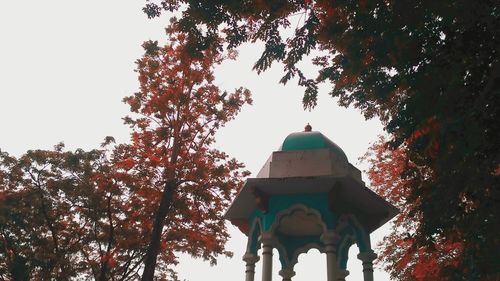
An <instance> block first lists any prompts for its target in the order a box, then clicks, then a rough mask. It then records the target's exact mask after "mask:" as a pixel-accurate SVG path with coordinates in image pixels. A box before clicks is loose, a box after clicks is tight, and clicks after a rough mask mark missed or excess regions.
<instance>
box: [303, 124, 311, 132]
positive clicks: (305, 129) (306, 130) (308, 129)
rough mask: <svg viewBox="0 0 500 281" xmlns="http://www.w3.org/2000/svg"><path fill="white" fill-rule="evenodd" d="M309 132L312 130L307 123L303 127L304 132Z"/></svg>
mask: <svg viewBox="0 0 500 281" xmlns="http://www.w3.org/2000/svg"><path fill="white" fill-rule="evenodd" d="M311 130H312V127H311V125H309V123H307V125H306V126H305V127H304V132H310V131H311Z"/></svg>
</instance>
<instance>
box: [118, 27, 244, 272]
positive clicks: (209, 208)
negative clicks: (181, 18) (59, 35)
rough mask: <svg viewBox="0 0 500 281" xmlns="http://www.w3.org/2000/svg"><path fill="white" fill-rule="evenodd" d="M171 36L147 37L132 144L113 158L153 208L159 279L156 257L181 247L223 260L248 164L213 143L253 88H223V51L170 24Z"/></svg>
mask: <svg viewBox="0 0 500 281" xmlns="http://www.w3.org/2000/svg"><path fill="white" fill-rule="evenodd" d="M167 34H168V36H169V38H168V39H169V42H170V43H168V44H167V45H165V46H163V47H160V46H158V44H157V42H151V41H149V42H146V43H144V48H145V51H146V52H145V55H144V56H143V57H142V58H141V59H139V60H138V61H137V72H138V73H139V82H140V91H139V92H137V93H136V94H134V95H133V96H130V97H127V98H125V99H124V101H125V102H126V103H128V104H129V105H130V108H131V111H132V112H133V113H136V115H134V116H133V117H126V118H125V121H126V123H127V124H130V126H131V128H132V129H133V133H132V143H131V144H130V145H123V146H120V147H119V148H118V149H117V150H116V151H115V154H114V162H115V163H116V165H118V166H119V167H122V170H123V171H126V172H127V174H128V175H129V176H131V177H133V178H134V182H136V183H137V185H138V188H137V190H135V191H134V194H133V195H132V196H131V199H130V202H131V203H132V204H136V205H138V206H142V208H143V210H141V211H143V212H145V213H146V214H151V215H152V217H154V219H153V223H152V224H149V225H147V226H146V227H148V228H150V229H151V238H150V239H148V241H149V245H148V249H147V253H146V256H145V263H144V272H143V275H142V280H153V276H154V274H155V268H156V267H157V257H158V255H160V256H159V257H160V261H163V263H161V264H159V266H160V268H161V267H162V266H165V265H168V264H170V263H172V262H175V254H174V252H175V251H183V252H187V253H189V254H191V255H192V256H195V257H202V258H204V259H206V260H210V262H211V263H215V262H216V259H215V258H216V256H217V255H219V254H225V255H229V254H230V253H229V252H227V251H226V250H225V248H224V243H225V242H226V240H227V239H228V233H227V230H226V227H225V224H224V219H223V216H222V214H223V211H224V210H225V208H226V207H228V205H229V202H230V199H231V198H232V196H233V195H234V194H235V192H237V191H238V190H239V188H240V186H241V184H242V176H245V175H247V172H245V171H243V170H242V168H243V165H242V164H241V163H239V162H237V161H236V160H235V159H229V157H228V156H227V155H226V154H225V153H224V152H221V151H219V150H217V149H214V148H212V145H213V143H214V141H215V133H216V131H217V130H218V129H219V128H220V127H222V126H224V125H225V124H226V122H228V121H230V120H232V119H233V118H234V117H235V116H236V114H237V113H238V112H239V111H240V108H241V106H242V105H244V104H245V103H251V99H250V92H249V91H248V90H246V89H243V88H239V89H236V90H235V91H234V92H233V93H227V92H221V91H220V90H219V88H218V87H217V86H216V85H215V84H214V76H213V72H212V71H213V66H214V65H215V64H217V63H220V62H221V61H222V60H223V57H222V56H221V55H220V54H217V53H214V52H211V51H210V50H207V51H204V52H203V55H202V56H193V55H192V53H191V52H190V50H189V49H187V47H186V45H185V43H186V35H185V34H183V33H179V32H177V31H176V30H175V26H170V27H169V28H167Z"/></svg>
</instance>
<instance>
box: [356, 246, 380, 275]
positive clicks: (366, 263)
mask: <svg viewBox="0 0 500 281" xmlns="http://www.w3.org/2000/svg"><path fill="white" fill-rule="evenodd" d="M376 258H377V254H375V253H374V252H373V250H369V251H367V252H363V253H359V254H358V259H360V260H361V261H362V262H363V278H364V279H363V280H364V281H373V260H374V259H376Z"/></svg>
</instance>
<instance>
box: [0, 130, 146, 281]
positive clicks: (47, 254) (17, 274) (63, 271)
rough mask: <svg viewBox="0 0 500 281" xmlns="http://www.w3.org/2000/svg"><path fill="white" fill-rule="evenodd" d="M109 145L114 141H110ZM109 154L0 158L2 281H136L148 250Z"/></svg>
mask: <svg viewBox="0 0 500 281" xmlns="http://www.w3.org/2000/svg"><path fill="white" fill-rule="evenodd" d="M108 140H111V139H110V138H108ZM109 154H110V152H109V150H108V148H105V149H101V150H97V149H95V150H92V151H89V152H85V151H83V150H80V149H79V150H76V151H75V152H71V151H64V150H63V145H62V144H60V145H57V146H56V147H55V149H54V150H31V151H28V152H27V153H26V154H24V155H22V156H21V157H20V158H16V157H13V156H9V155H8V154H7V153H5V152H3V153H1V155H0V260H1V261H2V262H0V277H1V278H2V279H3V280H49V279H50V280H70V279H78V278H80V279H81V278H85V279H90V278H93V279H95V280H135V279H137V277H138V270H139V269H140V268H141V267H140V265H141V264H142V261H143V257H144V254H145V250H146V246H147V243H146V242H145V239H141V237H144V236H145V234H144V228H143V227H142V225H141V224H139V223H137V222H138V221H139V222H140V221H144V220H145V218H141V219H138V218H137V216H136V215H134V214H136V213H137V211H136V210H137V209H139V208H136V209H134V208H130V206H129V205H128V204H126V203H125V202H127V197H128V194H130V193H131V190H132V189H133V187H134V185H133V184H132V182H131V181H130V180H129V179H128V177H127V176H126V175H125V174H123V173H119V172H117V171H116V170H115V169H114V167H113V165H111V162H110V161H109V159H108V155H109Z"/></svg>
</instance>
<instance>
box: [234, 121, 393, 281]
mask: <svg viewBox="0 0 500 281" xmlns="http://www.w3.org/2000/svg"><path fill="white" fill-rule="evenodd" d="M311 129H312V128H311V126H310V125H309V124H308V125H307V126H306V128H305V130H304V131H303V132H297V133H292V134H290V135H288V136H287V137H286V138H285V140H284V141H283V144H282V145H281V147H280V149H279V150H278V151H275V152H273V153H272V154H271V156H270V157H269V159H268V160H267V161H266V163H265V164H264V166H263V167H262V169H261V170H260V172H259V173H258V174H257V177H256V178H249V179H247V181H246V183H245V185H244V186H243V188H242V190H241V191H240V193H239V194H238V195H237V197H236V199H235V200H234V202H233V203H232V205H231V206H230V208H229V210H228V211H227V213H226V218H227V219H228V220H230V221H231V223H233V224H234V225H236V226H237V227H238V228H239V229H240V230H241V231H242V232H243V233H244V234H245V235H246V236H247V237H248V242H247V246H246V253H245V255H244V256H243V260H244V261H245V262H246V279H245V280H246V281H254V278H255V277H254V275H255V264H256V262H257V261H259V260H260V257H259V255H258V250H259V249H260V248H262V253H261V255H262V281H271V280H272V273H273V265H272V251H273V248H276V249H277V250H278V253H279V261H280V264H281V270H280V271H279V274H280V275H281V276H282V278H283V279H282V280H283V281H290V280H292V277H293V276H294V275H295V272H294V266H295V264H296V263H297V259H298V256H299V255H300V254H301V253H306V252H307V251H308V250H309V249H312V248H315V249H318V250H319V251H320V252H321V253H324V254H325V255H326V260H327V269H326V270H327V281H340V280H345V277H346V276H347V275H348V274H349V271H348V270H347V268H346V266H347V259H348V251H349V248H350V247H351V246H352V245H353V244H356V245H357V246H358V248H359V252H360V253H359V255H358V258H359V259H360V260H361V261H362V264H363V276H364V281H371V280H373V260H374V259H375V258H376V254H375V253H374V252H373V250H372V247H371V244H370V233H372V232H373V231H374V230H375V229H377V228H379V227H380V226H382V225H383V224H385V223H386V222H387V221H389V220H390V219H391V218H393V217H394V216H395V215H396V214H397V212H398V211H397V209H396V208H395V207H393V206H392V205H391V204H389V203H388V202H386V201H385V200H384V199H382V198H381V197H380V196H378V195H377V194H375V193H374V192H373V191H371V190H370V189H368V188H367V187H366V186H365V184H364V182H363V181H362V179H361V172H360V170H358V169H357V168H356V167H354V166H353V165H352V164H350V163H349V161H348V159H347V156H346V155H345V153H344V152H343V151H342V149H341V148H340V147H339V146H337V145H336V144H335V143H334V142H332V141H331V140H330V139H328V138H327V137H325V136H324V135H323V134H321V133H320V132H315V131H312V130H311Z"/></svg>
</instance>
